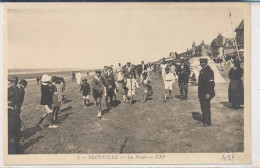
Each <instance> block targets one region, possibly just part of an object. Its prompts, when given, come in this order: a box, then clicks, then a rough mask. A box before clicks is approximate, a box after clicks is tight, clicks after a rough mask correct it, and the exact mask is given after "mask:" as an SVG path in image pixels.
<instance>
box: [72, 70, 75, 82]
mask: <svg viewBox="0 0 260 168" xmlns="http://www.w3.org/2000/svg"><path fill="white" fill-rule="evenodd" d="M74 80H75V71H72V81H74Z"/></svg>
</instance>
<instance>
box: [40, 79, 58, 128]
mask: <svg viewBox="0 0 260 168" xmlns="http://www.w3.org/2000/svg"><path fill="white" fill-rule="evenodd" d="M52 88H53V86H52V81H51V77H50V76H49V75H46V74H45V75H43V76H42V85H41V94H42V95H41V102H40V104H41V105H43V106H44V108H45V110H46V113H44V115H43V116H42V117H41V119H40V121H39V122H38V124H37V126H38V127H39V128H43V126H42V122H43V120H44V119H45V118H46V117H47V119H48V121H49V128H57V127H58V126H57V125H54V124H53V123H52V117H51V116H52V112H53V111H52V109H51V108H52V103H53V99H52V96H53V91H54V90H53V89H52Z"/></svg>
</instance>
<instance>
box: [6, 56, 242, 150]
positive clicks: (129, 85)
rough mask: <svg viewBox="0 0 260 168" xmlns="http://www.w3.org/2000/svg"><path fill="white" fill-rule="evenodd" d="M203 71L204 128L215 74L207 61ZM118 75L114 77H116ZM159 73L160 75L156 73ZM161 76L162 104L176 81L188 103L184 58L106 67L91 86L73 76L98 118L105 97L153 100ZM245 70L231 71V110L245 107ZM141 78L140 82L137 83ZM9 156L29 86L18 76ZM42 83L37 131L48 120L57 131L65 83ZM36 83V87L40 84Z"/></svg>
mask: <svg viewBox="0 0 260 168" xmlns="http://www.w3.org/2000/svg"><path fill="white" fill-rule="evenodd" d="M200 66H201V68H202V69H201V70H200V72H199V76H198V81H197V84H198V98H199V102H200V105H201V111H202V116H203V121H202V124H203V125H202V126H203V127H206V126H210V125H211V110H210V101H211V99H212V98H213V97H214V96H215V90H214V87H215V82H214V72H213V70H212V69H211V68H210V66H208V58H203V57H202V58H200ZM114 72H115V74H116V75H115V74H114ZM157 72H158V73H157ZM155 74H158V75H159V76H160V77H161V79H162V80H163V82H162V83H163V84H164V92H165V94H164V98H163V100H162V101H163V102H166V101H170V100H172V98H173V95H172V92H173V85H174V83H175V82H176V81H177V83H178V86H179V92H180V99H181V100H187V99H188V83H189V80H190V76H191V68H190V66H189V63H188V62H187V61H185V60H184V59H183V58H180V62H179V63H178V64H176V63H175V62H172V63H167V62H166V61H165V59H163V60H162V62H160V63H159V64H145V63H144V61H142V62H141V64H139V65H133V64H131V63H130V62H127V63H126V65H124V66H122V65H121V64H120V63H119V64H118V67H117V68H116V69H115V70H114V69H113V66H105V67H104V69H103V70H97V71H95V76H94V77H93V79H92V81H91V83H88V77H89V74H88V75H87V76H85V77H82V75H81V73H80V72H79V71H73V72H72V80H73V81H74V80H76V82H77V84H79V85H80V89H79V92H80V93H81V94H82V96H83V103H84V108H87V107H88V106H90V105H91V101H90V97H91V93H92V97H93V98H94V101H95V106H96V109H97V117H99V118H100V117H101V116H102V109H101V104H102V97H103V95H104V96H105V98H106V100H107V99H109V98H110V99H111V102H112V99H113V98H115V99H116V95H117V93H118V92H119V91H121V92H122V93H123V98H122V101H123V103H129V104H133V101H134V96H135V94H136V92H137V89H139V88H140V87H143V90H144V91H143V100H142V102H143V103H145V102H146V101H147V100H149V98H150V97H152V96H153V90H154V89H156V88H153V81H152V80H151V76H152V75H155ZM242 76H243V69H242V68H241V67H240V62H239V61H237V60H235V61H234V66H233V67H232V68H231V69H230V71H229V78H230V84H229V92H228V98H229V102H230V103H231V104H232V108H234V109H239V108H241V106H240V105H243V103H244V87H243V81H242V80H241V78H242ZM138 78H139V80H138ZM8 81H9V86H8V152H9V154H14V153H17V149H18V146H19V145H18V144H19V139H20V137H21V132H20V130H21V124H22V123H21V121H22V120H21V118H20V114H21V107H22V104H23V101H24V95H25V91H24V89H25V88H26V86H27V81H26V80H20V82H19V84H18V78H17V77H15V76H9V77H8ZM39 81H40V83H41V101H40V104H41V105H42V106H43V107H44V109H45V113H44V114H43V116H41V118H40V120H39V122H38V123H37V127H39V128H40V129H43V128H44V127H43V126H42V122H43V121H44V119H45V118H47V119H48V122H49V126H48V127H49V128H58V125H57V123H58V122H57V121H58V117H59V110H60V108H61V105H62V104H63V103H64V102H65V101H66V98H65V88H66V84H65V80H64V78H63V77H58V76H52V77H51V76H49V75H47V74H44V75H42V76H41V77H40V78H39ZM39 81H38V79H37V83H39Z"/></svg>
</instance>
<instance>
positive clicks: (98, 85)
mask: <svg viewBox="0 0 260 168" xmlns="http://www.w3.org/2000/svg"><path fill="white" fill-rule="evenodd" d="M104 87H105V81H104V78H103V77H101V71H96V75H95V77H94V79H93V80H92V94H93V97H94V99H95V102H96V106H97V111H98V115H97V116H98V117H99V118H100V117H101V115H102V114H101V100H102V95H103V93H104Z"/></svg>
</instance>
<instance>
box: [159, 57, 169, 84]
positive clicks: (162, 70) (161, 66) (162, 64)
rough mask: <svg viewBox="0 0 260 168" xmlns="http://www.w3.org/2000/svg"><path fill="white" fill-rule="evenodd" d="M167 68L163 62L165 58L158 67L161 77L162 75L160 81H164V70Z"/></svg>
mask: <svg viewBox="0 0 260 168" xmlns="http://www.w3.org/2000/svg"><path fill="white" fill-rule="evenodd" d="M166 67H167V63H166V62H165V58H163V60H162V63H161V65H160V69H161V75H162V79H163V80H164V75H165V68H166Z"/></svg>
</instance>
